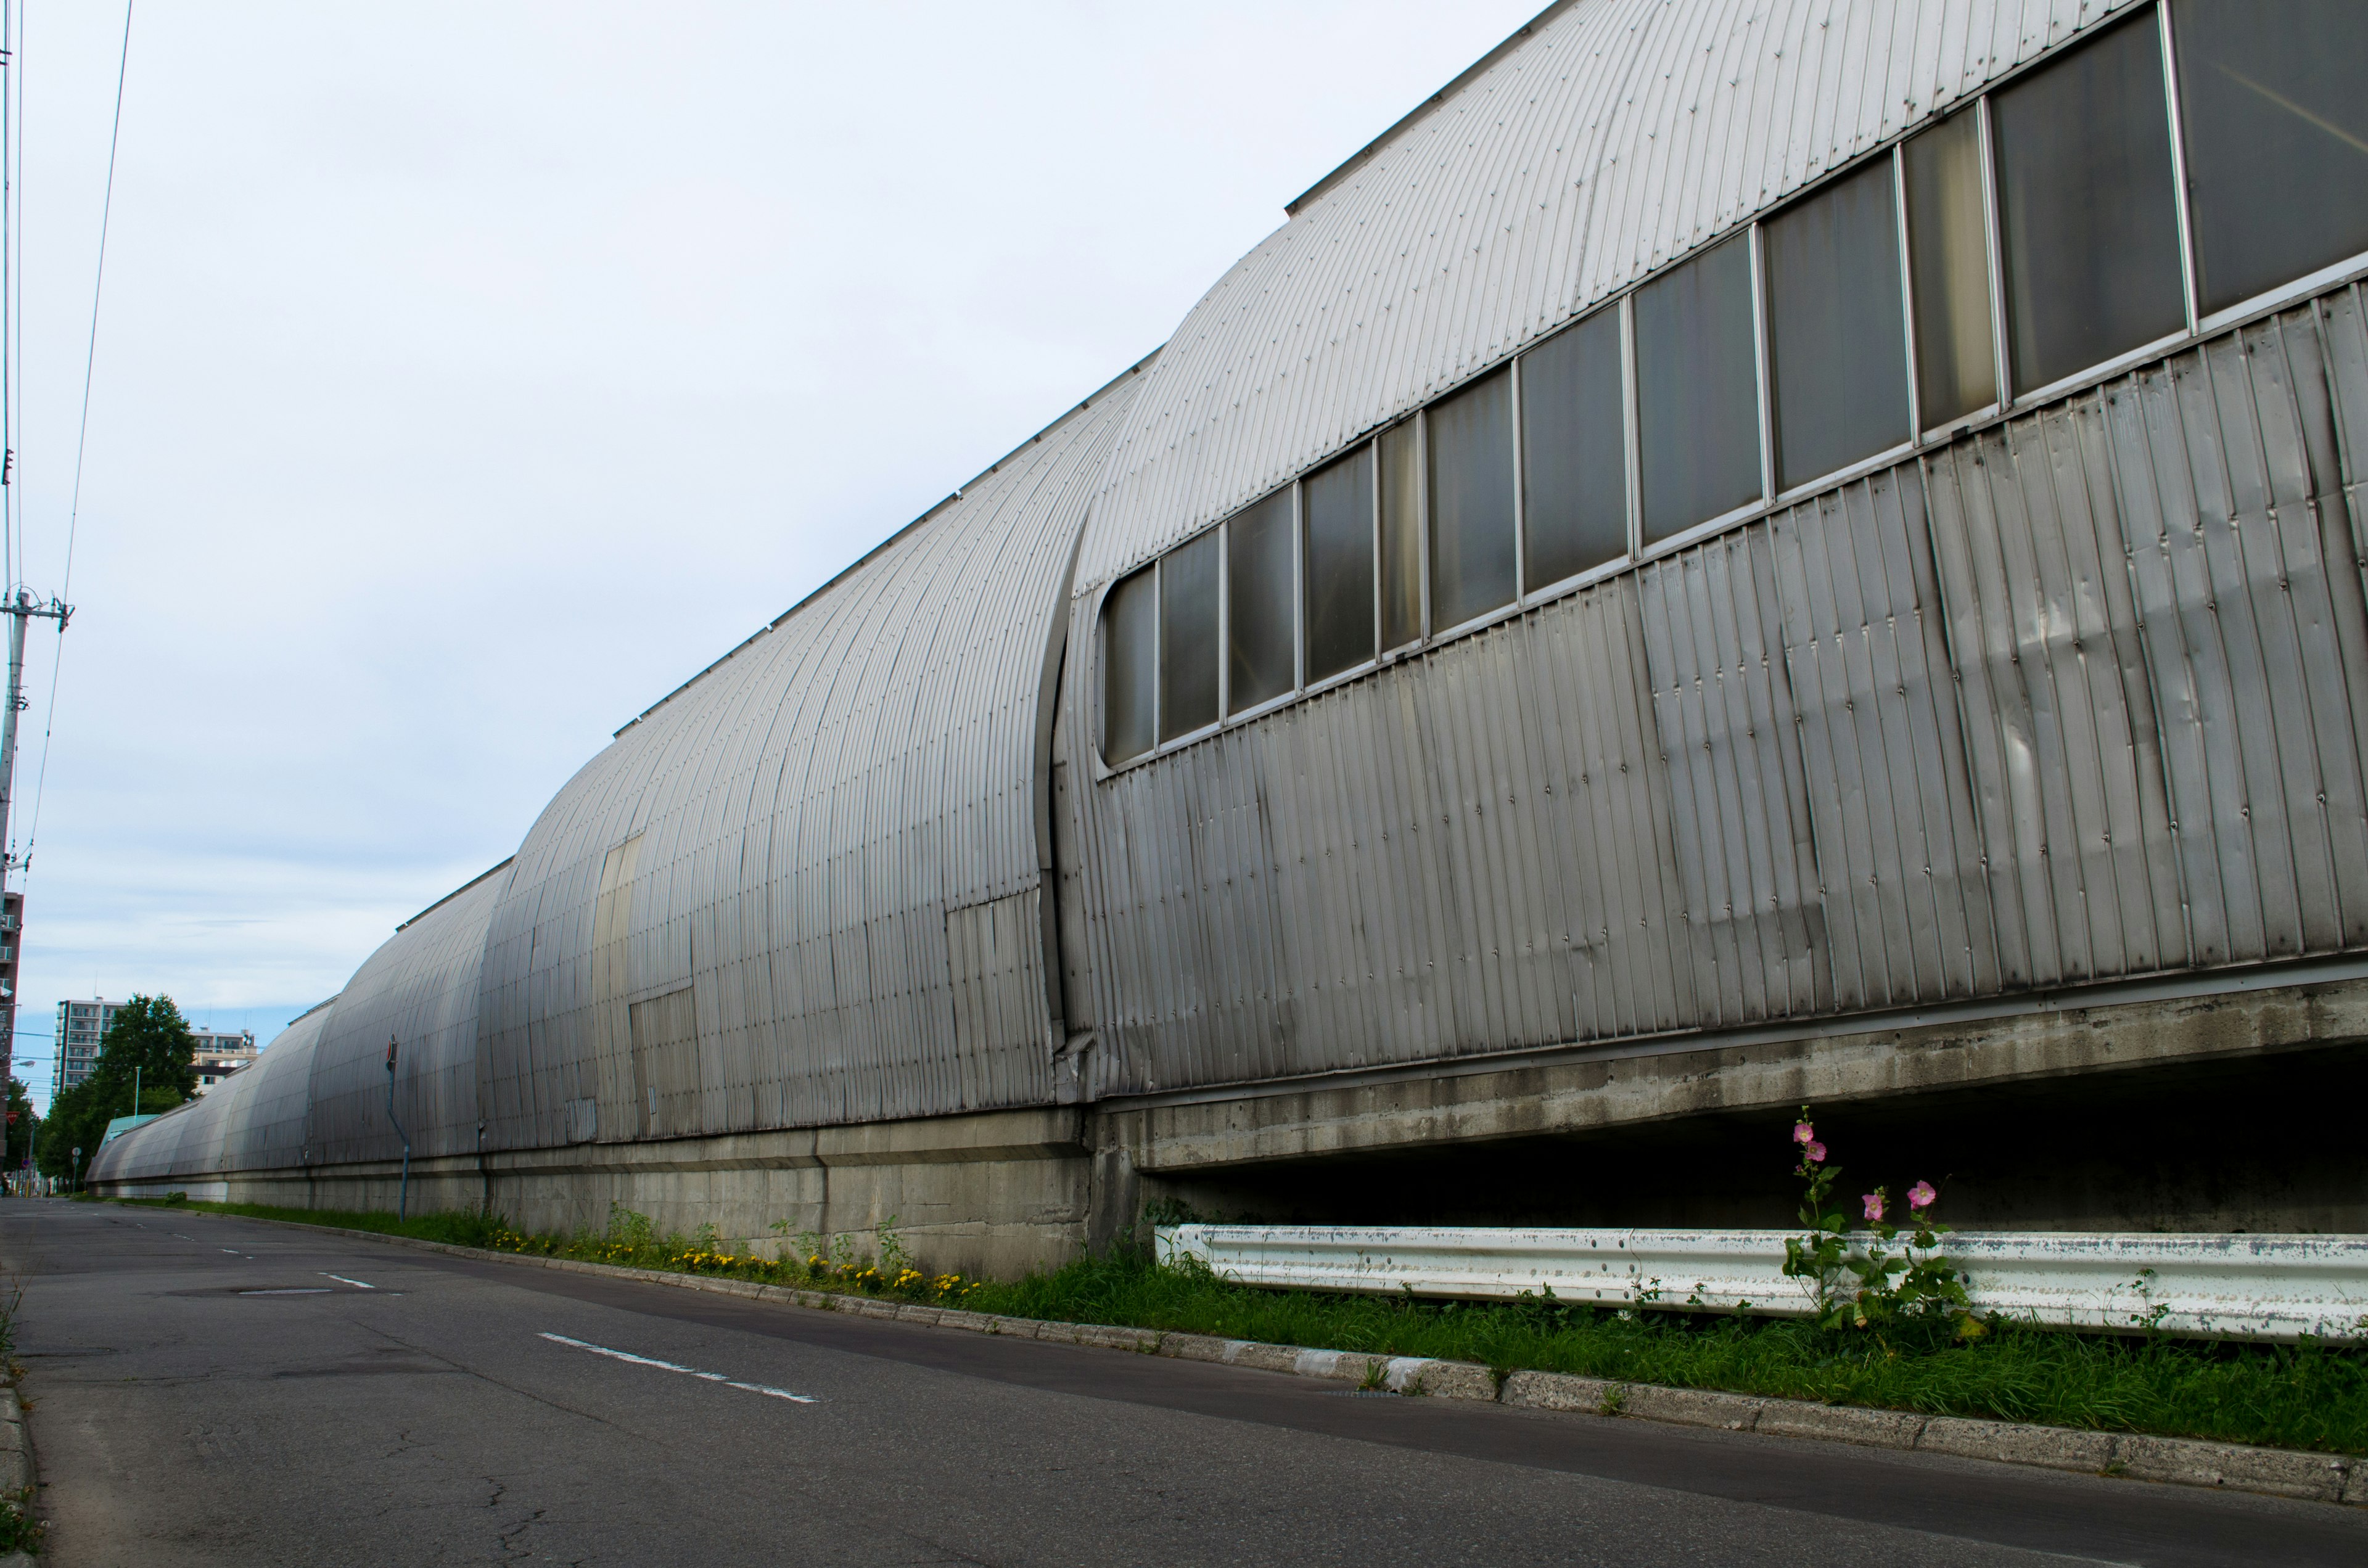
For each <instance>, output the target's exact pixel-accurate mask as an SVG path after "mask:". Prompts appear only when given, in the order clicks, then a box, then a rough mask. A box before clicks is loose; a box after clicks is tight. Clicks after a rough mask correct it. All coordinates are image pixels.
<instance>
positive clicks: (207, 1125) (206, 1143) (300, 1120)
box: [89, 997, 336, 1181]
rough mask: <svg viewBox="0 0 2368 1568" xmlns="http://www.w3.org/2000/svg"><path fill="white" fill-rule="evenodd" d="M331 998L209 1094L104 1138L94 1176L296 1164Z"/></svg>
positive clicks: (211, 1172) (138, 1177)
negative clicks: (315, 1057)
mask: <svg viewBox="0 0 2368 1568" xmlns="http://www.w3.org/2000/svg"><path fill="white" fill-rule="evenodd" d="M335 1001H336V998H335V997H332V998H330V1000H329V1001H328V1002H324V1003H322V1004H321V1005H320V1006H317V1007H314V1008H313V1010H312V1011H310V1012H308V1013H306V1014H304V1015H303V1016H302V1017H300V1018H298V1019H297V1020H296V1021H295V1022H293V1023H291V1024H290V1025H289V1026H288V1027H287V1028H284V1029H282V1030H280V1031H279V1035H278V1036H277V1037H276V1038H274V1039H273V1040H271V1041H270V1042H269V1043H268V1045H266V1046H265V1047H264V1049H263V1051H262V1052H261V1053H260V1054H259V1055H257V1056H256V1059H255V1061H254V1062H252V1063H251V1064H250V1065H248V1066H245V1067H242V1068H240V1069H239V1070H238V1071H237V1072H235V1073H233V1074H231V1075H230V1077H229V1079H228V1080H227V1081H225V1082H224V1083H223V1084H222V1085H221V1086H219V1087H218V1088H216V1089H215V1090H214V1091H213V1093H211V1094H210V1095H207V1096H204V1097H202V1098H200V1099H199V1100H197V1101H195V1102H194V1103H192V1104H190V1105H188V1106H186V1107H184V1108H181V1109H180V1110H176V1111H175V1112H173V1113H171V1114H170V1115H168V1116H164V1117H159V1118H158V1119H156V1120H154V1121H151V1122H148V1123H145V1124H144V1125H142V1126H139V1127H135V1128H133V1129H132V1130H131V1131H129V1132H126V1133H123V1134H121V1135H120V1136H119V1137H117V1138H114V1139H112V1140H110V1141H109V1142H108V1144H107V1146H106V1147H105V1148H103V1149H101V1150H100V1151H99V1152H98V1154H97V1157H96V1158H94V1159H93V1160H92V1162H91V1168H90V1172H89V1176H90V1179H92V1180H94V1181H151V1180H160V1179H163V1178H164V1177H166V1176H217V1175H220V1174H222V1172H225V1171H245V1170H270V1169H273V1168H275V1167H278V1166H282V1165H297V1164H299V1163H301V1161H302V1157H303V1149H304V1117H305V1112H306V1108H307V1107H308V1105H309V1104H310V1100H311V1096H310V1094H309V1092H308V1085H309V1084H310V1081H311V1078H312V1069H313V1048H314V1046H315V1045H317V1044H318V1043H319V1040H320V1036H321V1030H322V1028H324V1026H325V1025H326V1024H327V1023H328V1021H329V1011H330V1007H331V1005H332V1004H333V1003H334V1002H335Z"/></svg>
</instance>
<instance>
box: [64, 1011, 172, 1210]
mask: <svg viewBox="0 0 2368 1568" xmlns="http://www.w3.org/2000/svg"><path fill="white" fill-rule="evenodd" d="M197 1052H198V1041H197V1037H196V1036H195V1035H192V1034H191V1033H190V1032H189V1022H188V1019H187V1018H184V1017H181V1009H180V1008H178V1007H176V1006H174V1005H173V999H172V998H171V997H170V996H134V997H133V998H131V1001H129V1002H126V1003H125V1004H124V1005H123V1006H120V1007H119V1008H117V1009H116V1011H115V1021H114V1022H113V1023H111V1024H109V1025H108V1028H107V1033H106V1035H105V1036H103V1037H102V1038H101V1039H100V1040H99V1042H98V1060H97V1061H96V1062H92V1063H91V1069H90V1076H89V1077H87V1078H85V1079H84V1080H83V1081H82V1082H81V1083H79V1084H77V1085H74V1087H73V1088H71V1089H68V1090H66V1091H65V1092H64V1093H63V1094H61V1095H60V1096H58V1097H57V1099H56V1101H55V1103H53V1104H52V1105H51V1107H50V1114H49V1119H47V1120H46V1121H44V1122H43V1123H42V1124H41V1145H40V1155H39V1159H40V1168H41V1169H42V1171H43V1172H45V1173H46V1174H48V1175H50V1176H72V1175H73V1174H74V1150H75V1149H77V1148H79V1149H81V1150H82V1165H81V1168H83V1169H85V1170H87V1169H89V1167H90V1161H91V1156H92V1155H94V1154H96V1153H98V1141H99V1139H100V1138H101V1137H102V1136H104V1135H105V1134H106V1131H107V1124H108V1122H109V1121H112V1120H113V1119H115V1118H117V1117H119V1116H132V1115H142V1116H150V1115H154V1114H156V1113H158V1112H161V1111H167V1110H171V1109H172V1108H174V1107H175V1106H177V1105H180V1104H182V1103H183V1102H185V1101H187V1100H188V1099H189V1098H190V1097H191V1096H193V1095H195V1094H196V1093H197V1090H198V1070H197ZM135 1082H137V1084H138V1085H139V1089H140V1103H139V1105H138V1107H137V1108H134V1107H133V1105H132V1103H131V1092H132V1085H133V1084H134V1083H135Z"/></svg>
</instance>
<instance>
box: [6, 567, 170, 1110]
mask: <svg viewBox="0 0 2368 1568" xmlns="http://www.w3.org/2000/svg"><path fill="white" fill-rule="evenodd" d="M73 614H74V607H73V606H71V605H68V604H65V603H63V601H61V600H59V599H56V598H51V600H50V602H49V603H47V604H37V603H35V602H34V600H33V596H32V595H30V594H28V593H27V592H26V591H25V590H24V589H23V588H22V587H21V586H20V587H18V588H17V591H16V592H15V593H14V594H12V595H11V596H9V597H8V598H7V599H6V601H5V602H0V615H5V616H6V617H7V618H8V697H7V706H6V708H5V709H0V953H5V958H0V1083H5V1082H6V1080H7V1079H9V1078H12V1077H14V1076H15V1075H16V1071H17V958H18V955H20V954H21V953H22V952H23V951H24V945H25V933H24V919H23V916H22V915H21V913H20V912H21V910H22V909H23V907H24V906H23V901H22V900H21V899H17V898H11V897H9V895H8V873H9V872H10V871H11V870H13V869H16V866H17V855H16V851H14V850H13V849H9V848H8V847H7V845H8V813H9V809H10V808H11V807H13V806H14V805H15V804H16V803H17V714H19V713H22V712H23V711H24V710H25V707H26V703H25V626H26V623H27V622H28V621H32V620H54V621H56V622H57V623H58V631H60V632H63V631H65V629H66V619H67V618H68V617H70V616H72V615H73ZM58 1045H59V1048H60V1049H61V1050H63V1048H64V1045H65V1042H64V1041H63V1040H60V1041H59V1042H58ZM132 1110H133V1111H134V1113H135V1114H136V1113H137V1112H138V1110H139V1107H137V1106H134V1107H132Z"/></svg>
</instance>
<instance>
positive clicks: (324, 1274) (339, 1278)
mask: <svg viewBox="0 0 2368 1568" xmlns="http://www.w3.org/2000/svg"><path fill="white" fill-rule="evenodd" d="M321 1278H324V1279H334V1280H336V1282H337V1283H338V1284H340V1285H350V1286H352V1287H353V1288H354V1289H355V1290H377V1289H378V1287H377V1286H375V1285H365V1284H363V1283H362V1282H361V1281H360V1280H359V1279H348V1278H346V1277H345V1276H344V1275H342V1274H332V1273H330V1272H329V1271H328V1270H327V1269H325V1268H324V1269H323V1270H321Z"/></svg>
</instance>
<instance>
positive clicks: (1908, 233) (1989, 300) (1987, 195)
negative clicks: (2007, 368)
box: [1892, 95, 2006, 448]
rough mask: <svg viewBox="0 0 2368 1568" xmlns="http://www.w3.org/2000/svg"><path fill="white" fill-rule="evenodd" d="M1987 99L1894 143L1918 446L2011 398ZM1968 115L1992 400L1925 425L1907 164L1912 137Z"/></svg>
mask: <svg viewBox="0 0 2368 1568" xmlns="http://www.w3.org/2000/svg"><path fill="white" fill-rule="evenodd" d="M1985 102H1987V95H1985V97H1977V99H1973V102H1970V104H1961V107H1958V109H1956V111H1952V114H1946V116H1941V119H1940V120H1935V123H1932V126H1923V128H1918V131H1911V132H1908V135H1902V137H1899V140H1896V142H1892V147H1895V149H1896V164H1895V173H1896V180H1899V272H1902V284H1899V289H1902V294H1904V296H1907V311H1908V401H1911V405H1913V407H1916V440H1913V443H1911V445H1913V448H1928V445H1940V443H1941V440H1949V438H1953V436H1956V434H1958V431H1965V428H1973V426H1975V424H1982V422H1985V419H1994V417H1998V415H2001V412H2006V403H2003V395H2001V389H2003V386H2006V379H2003V372H2001V367H1998V353H2001V350H1998V344H2001V341H2003V329H2001V322H1998V263H1997V251H1998V246H1997V227H1998V225H1997V221H1994V209H1991V171H1989V132H1987V131H1985V128H1982V126H1985V109H1982V104H1985ZM1964 116H1973V119H1970V123H1973V159H1975V165H1977V168H1975V180H1980V197H1982V305H1985V320H1987V322H1989V403H1982V405H1980V407H1968V410H1965V412H1964V415H1956V417H1953V419H1941V422H1940V424H1925V415H1923V334H1920V329H1918V324H1916V299H1918V296H1916V225H1913V222H1908V168H1907V165H1908V142H1913V140H1916V137H1920V135H1930V132H1932V131H1937V128H1940V126H1941V123H1946V120H1953V119H1964Z"/></svg>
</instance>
